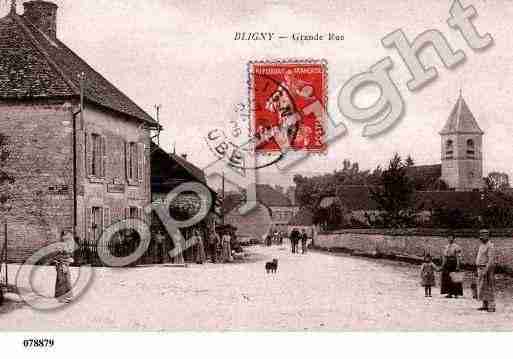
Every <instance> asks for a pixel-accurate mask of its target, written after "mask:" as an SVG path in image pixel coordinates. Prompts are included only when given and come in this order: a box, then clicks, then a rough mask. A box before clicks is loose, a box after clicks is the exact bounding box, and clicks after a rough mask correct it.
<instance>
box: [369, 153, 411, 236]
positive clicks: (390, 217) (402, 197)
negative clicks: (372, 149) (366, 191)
mask: <svg viewBox="0 0 513 359" xmlns="http://www.w3.org/2000/svg"><path fill="white" fill-rule="evenodd" d="M407 167H408V165H407V163H406V161H403V160H402V159H401V157H400V156H399V155H398V154H397V153H396V154H395V155H394V157H393V158H392V159H391V160H390V162H389V165H388V168H387V169H386V170H385V171H383V173H382V175H381V181H380V186H379V187H377V188H371V189H370V193H371V198H372V199H373V200H374V201H375V202H376V203H377V205H378V210H379V211H380V215H379V217H380V218H379V222H380V223H382V225H384V226H385V227H390V228H396V227H406V226H411V225H414V223H415V215H416V213H415V212H416V211H415V209H414V192H415V187H414V184H413V181H412V180H411V179H410V178H409V177H408V176H407V175H406V168H407Z"/></svg>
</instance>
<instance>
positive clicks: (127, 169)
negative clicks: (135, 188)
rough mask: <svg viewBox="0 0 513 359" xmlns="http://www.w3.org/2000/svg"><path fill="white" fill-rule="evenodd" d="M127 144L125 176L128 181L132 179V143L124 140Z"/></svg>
mask: <svg viewBox="0 0 513 359" xmlns="http://www.w3.org/2000/svg"><path fill="white" fill-rule="evenodd" d="M124 144H125V177H126V181H127V182H128V180H129V179H130V145H129V144H128V142H126V141H124Z"/></svg>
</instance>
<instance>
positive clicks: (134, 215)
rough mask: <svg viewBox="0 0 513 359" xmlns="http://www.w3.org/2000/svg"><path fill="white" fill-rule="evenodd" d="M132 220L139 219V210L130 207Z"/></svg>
mask: <svg viewBox="0 0 513 359" xmlns="http://www.w3.org/2000/svg"><path fill="white" fill-rule="evenodd" d="M129 214H130V218H139V209H138V208H137V207H130V209H129Z"/></svg>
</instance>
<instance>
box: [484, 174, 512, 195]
mask: <svg viewBox="0 0 513 359" xmlns="http://www.w3.org/2000/svg"><path fill="white" fill-rule="evenodd" d="M485 183H486V186H487V187H488V190H490V191H503V190H505V189H507V188H510V185H509V176H508V175H507V174H506V173H503V172H490V173H489V174H488V177H486V178H485Z"/></svg>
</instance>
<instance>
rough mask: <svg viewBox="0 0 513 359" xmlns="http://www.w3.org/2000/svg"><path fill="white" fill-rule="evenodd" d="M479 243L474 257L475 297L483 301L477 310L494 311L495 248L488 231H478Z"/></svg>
mask: <svg viewBox="0 0 513 359" xmlns="http://www.w3.org/2000/svg"><path fill="white" fill-rule="evenodd" d="M479 239H480V241H481V245H480V246H479V251H478V253H477V258H476V267H477V299H478V300H481V301H482V302H483V306H482V307H481V308H479V309H478V310H483V311H488V312H495V273H494V272H495V249H494V246H493V243H492V242H490V231H488V230H481V231H480V232H479Z"/></svg>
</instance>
